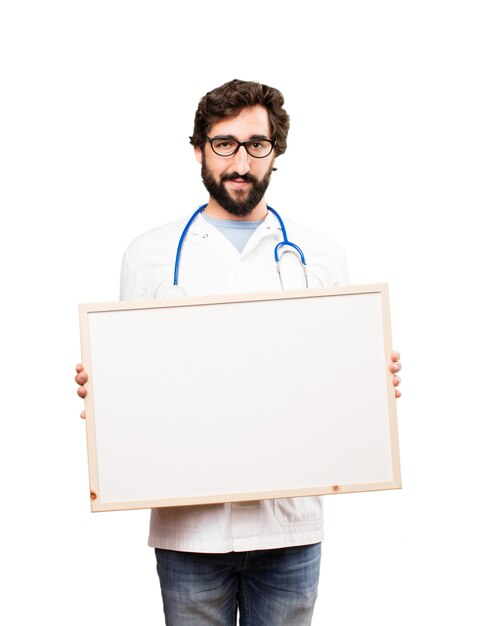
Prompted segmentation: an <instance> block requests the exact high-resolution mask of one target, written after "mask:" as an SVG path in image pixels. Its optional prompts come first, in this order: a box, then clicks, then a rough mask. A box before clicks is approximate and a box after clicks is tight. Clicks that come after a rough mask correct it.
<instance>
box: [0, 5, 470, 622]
mask: <svg viewBox="0 0 480 626" xmlns="http://www.w3.org/2000/svg"><path fill="white" fill-rule="evenodd" d="M165 7H169V8H165ZM313 7H315V12H314V9H313ZM479 31H480V24H479V18H478V9H477V3H476V2H473V1H472V2H467V1H462V0H457V1H455V2H453V1H449V2H447V1H441V0H437V1H436V2H433V1H431V2H429V1H427V0H414V1H412V0H403V1H402V2H389V1H386V0H383V1H381V0H379V1H372V0H369V1H361V0H357V1H353V2H352V1H346V0H345V1H338V2H318V3H310V2H302V1H299V2H294V3H286V2H283V1H280V0H276V1H275V2H273V1H271V0H263V1H262V2H259V1H258V0H257V1H251V0H244V1H243V2H242V3H240V4H238V3H236V4H233V5H232V4H228V3H225V2H224V1H222V2H220V1H216V0H214V1H206V2H198V3H196V4H195V5H190V4H187V3H184V2H177V3H176V4H171V5H165V3H160V2H153V1H151V2H143V1H141V0H137V1H135V2H133V1H131V2H126V1H119V0H117V1H115V2H113V1H112V2H109V1H106V0H95V1H88V0H87V1H85V0H84V1H82V2H80V1H78V2H74V1H68V0H63V1H60V0H59V1H57V2H54V1H53V0H44V1H43V2H33V1H32V2H27V1H22V0H11V1H10V2H9V1H4V2H2V4H1V9H0V55H1V56H0V60H1V66H0V89H1V92H2V94H1V98H0V107H1V111H0V125H1V127H0V133H1V135H0V151H1V162H0V176H1V188H2V191H1V208H2V212H1V222H0V224H1V230H0V254H1V285H2V289H1V293H2V306H1V312H2V316H1V320H2V321H1V327H0V332H1V337H0V341H1V344H0V345H1V355H2V358H1V359H0V368H1V370H0V384H1V387H2V393H1V396H0V397H1V414H2V434H1V439H0V446H1V448H0V462H1V476H2V501H1V506H2V514H1V526H2V531H1V535H0V541H1V545H0V555H1V557H0V561H1V567H2V570H3V571H4V575H5V576H6V578H4V582H3V584H2V605H1V608H0V611H1V612H2V613H5V614H7V615H8V617H7V618H6V620H5V619H2V621H3V622H4V623H8V624H15V625H16V624H27V623H36V622H37V621H47V620H48V623H49V624H52V625H57V624H73V625H75V624H82V623H85V622H86V621H88V623H89V624H92V625H100V624H105V623H106V624H113V623H115V624H118V625H122V624H131V623H141V624H144V623H159V624H160V623H162V618H161V600H160V592H159V589H158V582H157V579H156V573H155V566H154V556H153V552H152V550H151V549H149V548H148V547H147V546H146V534H147V522H148V513H147V512H146V511H140V512H138V511H135V512H123V513H122V512H116V513H98V514H91V513H90V512H89V497H88V492H89V489H88V477H87V463H86V446H85V434H84V428H85V425H84V423H83V422H82V421H81V420H80V419H79V418H78V415H79V413H80V411H81V409H82V404H83V403H82V402H81V400H79V399H78V398H77V397H76V395H75V389H76V386H75V384H74V382H73V375H74V371H73V370H74V365H75V363H76V362H77V361H78V360H79V356H80V350H79V337H78V318H77V303H78V302H92V301H98V300H100V301H104V300H115V299H117V297H118V275H119V267H120V262H121V256H122V253H123V250H124V248H125V247H126V246H127V245H128V243H129V242H130V240H131V239H132V238H133V237H135V236H136V235H137V234H139V233H141V232H143V231H145V230H147V229H149V228H152V227H154V226H157V225H159V224H161V223H164V222H167V221H170V220H173V219H176V218H177V217H179V216H181V215H187V214H189V213H191V212H192V211H193V210H194V209H195V208H196V207H197V206H198V204H199V203H200V202H202V201H204V200H205V198H206V194H205V191H204V190H203V188H202V185H201V182H200V176H199V166H198V164H197V162H196V161H195V160H194V158H193V155H192V149H191V147H190V146H189V144H188V136H189V135H190V134H191V132H192V127H193V116H194V112H195V109H196V105H197V103H198V100H199V99H200V97H201V96H202V95H203V94H204V93H205V92H206V91H208V90H210V89H212V88H214V87H216V86H218V85H219V84H221V83H223V82H225V81H227V80H230V79H231V78H234V77H237V78H242V79H247V80H252V79H253V80H259V81H261V82H265V83H267V84H272V85H274V86H276V87H278V88H280V89H281V90H282V92H283V93H284V95H285V98H286V107H287V110H288V111H289V113H290V116H291V123H292V127H291V134H290V137H289V148H288V151H287V153H286V155H284V156H283V157H281V159H279V160H278V162H277V165H278V168H279V171H278V172H277V173H276V174H274V180H273V182H272V185H271V188H270V189H269V191H268V196H267V199H268V200H269V202H270V203H271V204H272V205H273V206H274V207H275V208H277V209H278V210H279V211H280V212H281V213H282V214H284V215H285V216H288V217H291V218H293V219H296V220H297V221H299V222H302V223H305V224H308V225H310V226H312V227H314V228H316V229H317V230H319V231H321V232H324V233H326V234H329V235H330V236H332V237H333V238H335V239H337V240H338V241H339V242H341V244H342V245H343V246H344V248H345V249H346V251H347V255H348V259H349V264H350V268H351V274H352V280H353V282H356V283H365V282H379V281H387V282H389V284H390V291H391V304H392V322H393V335H394V344H395V347H396V348H397V349H398V350H400V352H401V353H402V360H403V365H404V371H403V379H404V382H403V384H402V389H403V397H402V399H401V400H400V401H399V406H398V410H399V421H400V438H401V455H402V469H403V481H404V488H403V490H402V491H395V492H389V493H371V494H356V495H339V496H330V497H328V498H327V511H326V513H327V541H326V542H325V543H324V551H323V565H322V573H321V585H320V596H319V601H318V605H317V609H316V613H315V618H314V624H318V625H320V624H328V625H329V626H336V625H343V624H352V623H355V624H357V625H362V626H363V625H365V626H367V625H368V626H377V625H378V626H380V625H382V626H383V625H385V624H389V625H390V626H397V625H399V626H400V625H404V624H407V623H408V624H434V623H456V624H477V623H478V620H479V616H480V610H479V608H478V600H477V599H476V592H477V591H478V579H477V571H478V559H479V556H480V554H479V553H480V550H479V538H478V537H479V531H478V507H477V502H476V501H477V486H478V472H479V464H478V452H477V447H478V443H477V441H478V430H479V429H478V426H477V422H478V417H479V412H478V402H477V397H476V395H477V394H476V392H475V383H476V379H477V377H478V374H477V371H478V352H479V341H478V339H479V333H478V317H479V306H478V304H477V298H476V292H477V272H476V271H475V270H477V269H478V263H479V258H478V252H477V249H478V243H477V240H478V226H477V220H476V217H477V213H478V210H479V180H478V176H479V165H480V163H479V160H480V159H479V145H480V128H479V119H480V116H479V113H478V112H479V111H480V97H479V62H478V59H479V58H480V45H479V36H478V33H479Z"/></svg>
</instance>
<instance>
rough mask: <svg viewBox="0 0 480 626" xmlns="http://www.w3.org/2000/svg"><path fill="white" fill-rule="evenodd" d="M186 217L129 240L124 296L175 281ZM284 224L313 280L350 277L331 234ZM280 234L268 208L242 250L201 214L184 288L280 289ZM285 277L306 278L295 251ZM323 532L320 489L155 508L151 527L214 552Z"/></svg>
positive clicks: (303, 540) (172, 543)
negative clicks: (313, 493) (311, 492)
mask: <svg viewBox="0 0 480 626" xmlns="http://www.w3.org/2000/svg"><path fill="white" fill-rule="evenodd" d="M187 221H188V218H185V219H182V220H179V221H177V222H173V223H171V224H167V225H166V226H162V227H160V228H155V229H153V230H151V231H148V232H147V233H144V234H143V235H140V237H137V239H135V240H134V241H133V242H132V243H131V244H130V246H129V247H128V249H127V250H126V252H125V256H124V259H123V265H122V276H121V290H120V292H121V295H120V297H121V299H122V300H140V299H148V298H161V297H163V296H165V294H166V292H167V290H168V289H169V288H170V287H171V285H172V283H173V272H174V264H175V254H176V251H177V245H178V240H179V238H180V235H181V232H182V230H183V228H184V226H185V224H186V223H187ZM285 226H286V229H287V233H288V237H289V239H290V241H292V242H293V243H295V244H296V245H298V246H300V248H301V249H302V250H303V253H304V255H305V259H306V262H307V274H308V284H309V286H310V287H322V286H323V287H331V286H337V285H344V284H347V283H348V280H349V279H348V270H347V265H346V260H345V255H344V253H343V251H342V249H341V248H340V247H339V246H338V245H337V244H336V243H335V242H334V241H332V240H331V239H329V238H328V237H324V236H323V235H320V234H318V233H315V232H313V231H311V230H310V229H307V228H305V227H304V226H301V225H299V224H296V223H294V222H290V221H287V220H285ZM280 241H282V233H281V229H280V227H279V224H278V221H277V219H276V218H275V216H274V215H273V214H271V213H269V214H268V216H267V217H266V219H265V221H264V222H263V223H262V224H261V225H260V226H259V227H258V228H257V229H256V230H255V232H254V233H253V234H252V236H251V238H250V239H249V241H248V243H247V245H246V247H245V249H244V250H243V252H242V253H239V252H238V251H237V249H236V248H235V247H234V246H233V245H232V244H231V243H230V242H229V241H228V240H227V239H226V237H225V236H224V235H223V234H222V233H221V232H220V231H219V230H218V229H217V228H216V227H215V226H213V225H212V224H209V223H208V222H207V221H206V220H205V219H204V218H203V216H202V215H199V216H198V217H197V219H196V220H195V222H194V223H193V224H192V225H191V227H190V230H189V233H188V236H187V237H186V238H185V240H184V245H183V251H182V257H181V262H180V271H179V285H181V287H182V288H183V289H184V290H185V292H186V294H187V295H189V296H195V295H208V294H221V293H242V292H252V291H265V290H278V289H280V281H279V277H278V273H277V270H276V265H275V262H274V257H273V252H274V247H275V245H276V244H277V243H278V242H280ZM282 279H283V283H284V287H285V288H301V287H304V286H305V277H304V272H303V269H302V266H301V264H300V263H299V261H298V260H297V259H296V258H295V257H294V256H293V255H286V256H285V257H284V259H283V260H282ZM233 356H234V355H233ZM272 393H275V390H272ZM245 462H248V460H247V459H246V461H245ZM322 540H323V508H322V498H320V497H305V498H285V499H277V500H262V501H255V502H241V503H226V504H214V505H205V506H188V507H177V508H166V509H154V510H152V515H151V523H150V535H149V545H151V546H153V547H159V548H165V549H168V550H180V551H190V552H217V553H219V552H230V551H243V550H264V549H271V548H281V547H285V546H296V545H306V544H310V543H315V542H317V541H322Z"/></svg>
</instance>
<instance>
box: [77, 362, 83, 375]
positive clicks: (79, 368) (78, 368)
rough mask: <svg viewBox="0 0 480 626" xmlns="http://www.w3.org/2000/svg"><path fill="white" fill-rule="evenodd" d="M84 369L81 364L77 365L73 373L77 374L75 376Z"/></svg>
mask: <svg viewBox="0 0 480 626" xmlns="http://www.w3.org/2000/svg"><path fill="white" fill-rule="evenodd" d="M84 369H85V368H84V367H83V363H77V365H76V366H75V371H76V372H77V374H79V373H80V372H83V370H84Z"/></svg>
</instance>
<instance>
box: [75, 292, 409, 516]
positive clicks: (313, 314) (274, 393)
mask: <svg viewBox="0 0 480 626" xmlns="http://www.w3.org/2000/svg"><path fill="white" fill-rule="evenodd" d="M79 310H80V321H81V341H82V360H83V363H84V365H85V369H86V371H87V372H88V373H89V381H88V383H87V385H86V386H87V389H88V395H87V398H86V414H87V420H86V423H87V443H88V464H89V473H90V492H91V508H92V511H108V510H118V509H138V508H149V507H164V506H182V505H191V504H208V503H215V502H234V501H247V500H258V499H270V498H283V497H293V496H308V495H321V494H330V493H341V492H356V491H371V490H380V489H396V488H400V487H401V480H400V461H399V450H398V433H397V419H396V407H395V391H394V388H393V386H392V384H391V374H390V372H389V368H388V366H389V363H390V353H391V350H392V346H391V331H390V319H389V303H388V288H387V285H367V286H353V287H341V288H332V289H309V290H301V291H300V290H296V291H283V292H267V293H250V294H242V295H227V296H212V297H195V298H179V299H175V300H173V299H172V300H145V301H139V302H116V303H107V304H83V305H80V306H79Z"/></svg>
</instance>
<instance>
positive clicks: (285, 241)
mask: <svg viewBox="0 0 480 626" xmlns="http://www.w3.org/2000/svg"><path fill="white" fill-rule="evenodd" d="M206 207H207V205H206V204H202V206H200V207H199V208H198V209H197V210H196V211H195V212H194V213H193V215H192V217H191V218H190V219H189V220H188V222H187V223H186V225H185V228H184V229H183V231H182V234H181V235H180V239H179V240H178V246H177V254H176V256H175V268H174V272H173V285H174V286H175V287H178V273H179V269H180V259H181V256H182V249H183V242H184V239H185V237H186V236H187V233H188V231H189V229H190V226H191V225H192V224H193V222H194V221H195V220H196V219H197V216H198V215H199V214H200V213H201V212H202V211H203V210H204V209H205V208H206ZM267 209H268V210H269V211H270V212H271V213H273V214H274V215H275V217H276V218H277V221H278V223H279V225H280V229H281V231H282V236H283V241H280V243H278V244H277V245H276V246H275V249H274V252H273V255H274V259H275V263H276V265H277V270H278V274H279V276H280V283H281V284H282V288H283V282H282V277H281V272H280V256H279V250H280V248H282V247H284V246H287V247H291V248H293V249H294V250H296V251H297V252H298V255H299V257H300V260H301V262H302V264H303V269H304V273H305V278H306V276H307V271H306V267H307V263H306V261H305V255H304V254H303V251H302V249H301V248H300V247H299V246H297V245H296V244H295V243H292V242H291V241H289V240H288V236H287V229H286V228H285V224H284V222H283V220H282V218H281V217H280V214H279V213H278V212H277V211H275V209H272V207H271V206H268V205H267ZM307 286H308V285H307Z"/></svg>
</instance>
